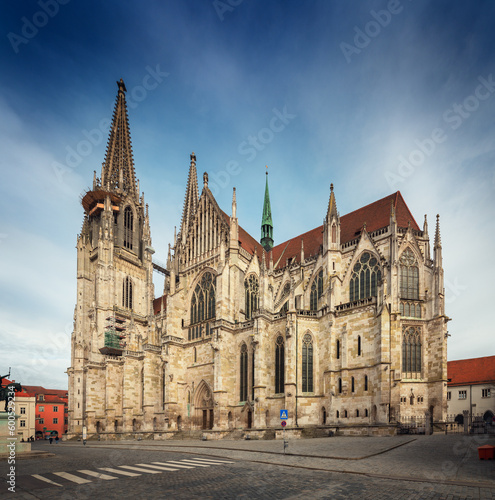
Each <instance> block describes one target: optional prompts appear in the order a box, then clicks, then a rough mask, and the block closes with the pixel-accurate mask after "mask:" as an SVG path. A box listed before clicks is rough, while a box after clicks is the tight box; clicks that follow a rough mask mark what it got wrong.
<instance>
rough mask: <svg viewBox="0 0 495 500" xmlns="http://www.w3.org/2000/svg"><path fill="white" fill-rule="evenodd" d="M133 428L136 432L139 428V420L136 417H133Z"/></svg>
mask: <svg viewBox="0 0 495 500" xmlns="http://www.w3.org/2000/svg"><path fill="white" fill-rule="evenodd" d="M132 430H133V431H134V432H136V431H137V430H138V425H137V420H136V419H135V418H133V419H132Z"/></svg>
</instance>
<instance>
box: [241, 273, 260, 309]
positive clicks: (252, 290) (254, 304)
mask: <svg viewBox="0 0 495 500" xmlns="http://www.w3.org/2000/svg"><path fill="white" fill-rule="evenodd" d="M244 289H245V296H246V319H251V318H252V317H253V312H254V311H256V310H257V309H258V304H259V282H258V278H257V277H256V276H255V275H254V274H251V275H250V276H249V277H248V278H247V279H246V280H245V281H244Z"/></svg>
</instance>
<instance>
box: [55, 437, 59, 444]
mask: <svg viewBox="0 0 495 500" xmlns="http://www.w3.org/2000/svg"><path fill="white" fill-rule="evenodd" d="M55 444H58V436H57V437H56V438H55Z"/></svg>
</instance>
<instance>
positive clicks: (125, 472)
mask: <svg viewBox="0 0 495 500" xmlns="http://www.w3.org/2000/svg"><path fill="white" fill-rule="evenodd" d="M99 468H100V469H101V470H104V471H107V472H113V473H114V474H122V475H123V476H129V477H138V476H140V475H141V474H136V473H135V472H128V471H126V470H118V469H112V468H110V467H99Z"/></svg>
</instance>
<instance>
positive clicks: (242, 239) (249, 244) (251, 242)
mask: <svg viewBox="0 0 495 500" xmlns="http://www.w3.org/2000/svg"><path fill="white" fill-rule="evenodd" d="M222 213H223V216H224V217H225V220H226V221H227V224H228V225H229V227H230V217H229V216H228V215H227V214H226V213H225V212H224V211H223V210H222ZM238 237H239V244H240V245H241V247H242V248H244V250H246V251H247V252H249V253H250V254H251V255H254V249H255V248H256V251H257V253H258V258H261V254H262V253H263V247H262V246H261V243H260V242H259V241H257V240H255V239H254V238H253V237H252V236H251V235H250V234H249V233H248V232H247V231H246V230H245V229H243V228H242V227H241V226H239V235H238Z"/></svg>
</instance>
